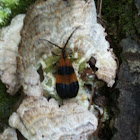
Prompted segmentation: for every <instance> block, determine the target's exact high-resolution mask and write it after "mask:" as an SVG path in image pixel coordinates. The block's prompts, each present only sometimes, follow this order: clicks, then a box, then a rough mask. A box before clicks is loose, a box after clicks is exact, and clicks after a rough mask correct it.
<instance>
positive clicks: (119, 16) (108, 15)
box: [102, 0, 140, 44]
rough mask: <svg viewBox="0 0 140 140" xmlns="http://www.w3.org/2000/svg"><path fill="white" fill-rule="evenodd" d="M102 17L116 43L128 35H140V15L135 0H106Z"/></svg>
mask: <svg viewBox="0 0 140 140" xmlns="http://www.w3.org/2000/svg"><path fill="white" fill-rule="evenodd" d="M102 18H103V19H104V20H106V21H107V24H108V31H109V35H110V36H111V37H112V38H113V40H114V41H115V43H116V44H118V43H119V42H120V40H121V39H123V38H126V37H127V36H135V35H138V36H139V35H140V28H139V27H140V16H138V11H137V8H136V6H135V3H134V1H133V0H117V1H112V0H104V1H103V8H102Z"/></svg>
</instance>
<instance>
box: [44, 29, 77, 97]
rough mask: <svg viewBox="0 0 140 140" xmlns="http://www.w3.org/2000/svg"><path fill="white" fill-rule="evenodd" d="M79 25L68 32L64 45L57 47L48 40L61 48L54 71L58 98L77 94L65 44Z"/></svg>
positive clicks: (75, 82)
mask: <svg viewBox="0 0 140 140" xmlns="http://www.w3.org/2000/svg"><path fill="white" fill-rule="evenodd" d="M78 28H79V27H77V28H75V30H74V31H73V32H72V33H71V34H70V36H69V37H68V39H67V41H66V43H65V45H64V47H62V48H61V47H59V46H58V45H56V44H54V43H52V42H50V41H48V40H46V41H48V42H49V43H50V44H52V45H54V46H56V47H58V48H59V49H61V50H62V52H61V57H60V60H59V64H58V70H57V73H56V91H57V93H58V95H59V96H60V98H62V99H67V98H74V97H76V96H77V94H78V90H79V82H78V80H77V77H76V73H75V71H74V68H73V66H72V63H71V61H70V59H69V58H68V54H67V52H66V46H67V44H68V42H69V40H70V39H71V37H72V35H73V34H74V32H75V31H76V30H77V29H78ZM43 40H44V39H43Z"/></svg>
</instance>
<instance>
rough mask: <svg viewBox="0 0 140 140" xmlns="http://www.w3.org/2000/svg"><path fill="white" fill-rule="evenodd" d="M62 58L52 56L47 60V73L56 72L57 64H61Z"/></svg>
mask: <svg viewBox="0 0 140 140" xmlns="http://www.w3.org/2000/svg"><path fill="white" fill-rule="evenodd" d="M59 59H60V56H50V57H48V58H47V60H45V64H46V68H45V72H46V73H48V72H52V73H54V72H56V68H57V64H58V62H59Z"/></svg>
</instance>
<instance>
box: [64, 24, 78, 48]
mask: <svg viewBox="0 0 140 140" xmlns="http://www.w3.org/2000/svg"><path fill="white" fill-rule="evenodd" d="M79 27H80V26H78V27H76V28H75V30H74V31H73V32H72V33H71V34H70V36H69V37H68V39H67V41H66V43H65V45H64V47H63V49H64V50H65V48H66V46H67V44H68V42H69V40H70V39H71V37H72V35H73V34H74V32H75V31H76V30H77V29H78V28H79Z"/></svg>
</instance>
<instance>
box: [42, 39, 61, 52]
mask: <svg viewBox="0 0 140 140" xmlns="http://www.w3.org/2000/svg"><path fill="white" fill-rule="evenodd" d="M40 40H44V41H47V42H49V43H50V44H52V45H54V46H56V47H58V48H59V49H61V50H62V48H61V47H59V46H58V45H56V44H54V43H52V42H51V41H49V40H47V39H40Z"/></svg>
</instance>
